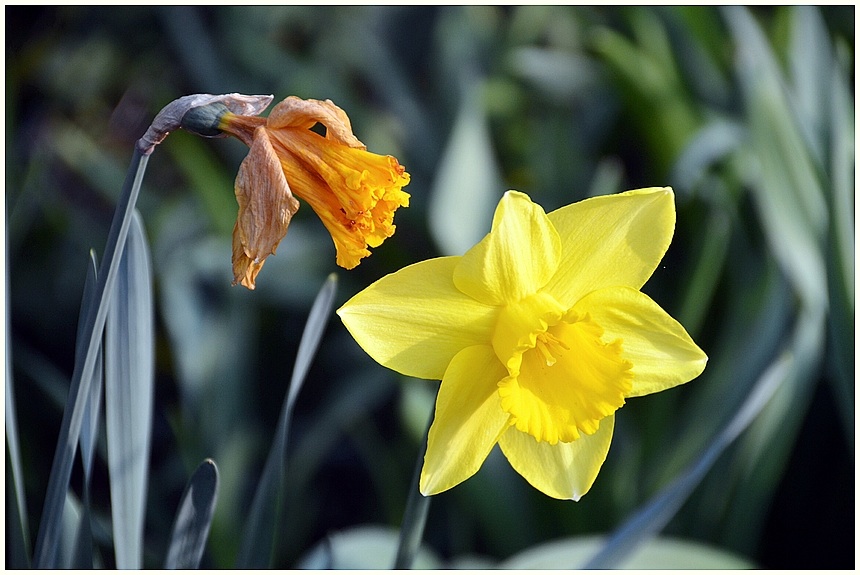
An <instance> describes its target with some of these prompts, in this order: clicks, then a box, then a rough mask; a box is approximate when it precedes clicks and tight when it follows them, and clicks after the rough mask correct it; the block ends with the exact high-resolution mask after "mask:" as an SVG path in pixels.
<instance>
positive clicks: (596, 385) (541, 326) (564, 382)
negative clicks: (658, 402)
mask: <svg viewBox="0 0 860 575" xmlns="http://www.w3.org/2000/svg"><path fill="white" fill-rule="evenodd" d="M547 298H548V296H544V297H537V298H535V296H532V297H531V298H527V300H524V301H523V302H518V303H517V304H512V305H509V306H507V307H506V308H505V310H504V311H503V312H502V313H501V314H500V316H499V324H498V326H497V333H496V338H494V348H495V349H496V353H497V355H499V358H500V359H501V360H502V361H503V363H504V364H505V366H506V367H507V369H508V374H509V375H508V377H506V378H504V379H502V381H501V382H499V395H500V397H501V405H502V409H504V410H505V411H506V412H508V413H509V414H510V415H511V421H512V423H513V424H514V425H515V426H516V427H517V429H518V430H520V431H522V432H525V433H528V434H529V435H531V436H532V437H534V438H535V440H537V441H546V442H548V443H550V444H552V445H554V444H556V443H558V442H559V441H561V442H565V443H568V442H571V441H576V440H577V439H579V437H580V434H582V433H584V434H586V435H591V434H593V433H595V432H596V431H597V429H598V427H599V425H600V421H601V420H602V419H603V418H605V417H607V416H608V415H612V414H613V413H615V411H616V410H617V409H618V408H619V407H621V406H622V405H624V398H625V396H626V394H627V393H628V392H629V391H630V388H631V385H632V368H633V365H632V363H631V362H630V361H628V360H626V359H625V358H624V355H623V346H622V341H621V340H620V339H617V340H615V341H611V342H604V341H603V339H602V336H603V328H601V327H600V325H599V324H597V322H595V321H594V320H592V319H591V317H590V316H589V315H588V314H577V313H574V312H566V313H564V314H560V313H558V311H557V308H556V309H552V308H551V307H546V305H540V304H541V303H544V304H547V303H549V304H550V306H552V305H553V302H554V300H551V298H549V299H547ZM536 304H537V305H536ZM555 305H557V304H555ZM540 308H543V309H545V310H547V311H544V312H543V313H535V312H536V311H538V309H540ZM535 318H542V319H537V320H536V319H535ZM529 319H530V320H531V321H528V320H529ZM529 323H531V324H532V325H531V326H529ZM527 326H528V327H529V329H528V331H526V330H525V329H524V328H526V327H527ZM515 334H518V337H515ZM505 336H507V337H505ZM505 340H507V341H508V342H512V341H516V342H517V344H516V345H512V346H509V347H507V350H506V351H503V350H502V349H500V348H501V347H502V346H501V345H500V344H502V343H503V342H504V341H505ZM500 351H501V352H503V353H502V354H500V353H499V352H500ZM503 355H505V357H503Z"/></svg>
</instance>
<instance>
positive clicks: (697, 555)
mask: <svg viewBox="0 0 860 575" xmlns="http://www.w3.org/2000/svg"><path fill="white" fill-rule="evenodd" d="M605 543H606V538H605V537H571V538H568V539H561V540H559V541H552V542H549V543H544V544H542V545H537V546H535V547H531V548H529V549H526V550H525V551H521V552H519V553H517V554H516V555H514V556H513V557H511V558H510V559H508V560H507V561H504V562H503V563H501V564H500V565H498V566H497V567H496V568H497V569H566V568H569V566H570V565H581V564H582V563H584V562H585V560H586V559H588V557H590V556H592V555H594V553H596V552H597V551H598V550H599V549H601V548H602V547H603V546H604V545H605ZM751 568H753V565H752V564H751V563H750V562H749V561H747V560H745V559H743V558H741V557H738V556H737V555H733V554H731V553H728V552H726V551H723V550H721V549H717V548H714V547H711V546H709V545H702V544H700V543H695V542H692V541H684V540H681V539H673V538H668V537H658V538H656V539H654V540H653V541H651V542H649V543H648V544H646V545H643V546H642V547H640V548H638V549H637V550H636V551H635V552H633V553H632V554H631V555H630V556H629V557H627V558H626V559H624V560H623V561H621V562H620V563H619V564H618V569H751Z"/></svg>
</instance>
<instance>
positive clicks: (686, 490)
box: [570, 355, 794, 569]
mask: <svg viewBox="0 0 860 575" xmlns="http://www.w3.org/2000/svg"><path fill="white" fill-rule="evenodd" d="M793 366H794V362H793V360H792V358H791V356H788V355H785V356H782V357H781V358H780V359H778V360H777V361H776V362H774V363H773V364H772V365H771V366H770V368H769V369H768V370H767V371H766V372H765V373H764V374H762V376H761V378H760V379H759V381H758V383H757V384H756V386H755V387H754V388H753V389H752V391H751V392H750V394H749V396H748V397H747V399H746V401H745V402H744V404H743V405H742V406H741V408H740V409H739V410H738V411H737V413H736V414H735V416H734V417H733V418H732V419H731V421H729V423H728V424H727V425H726V426H725V427H724V428H723V429H722V430H721V432H720V433H719V434H718V435H717V436H716V437H715V438H714V439H713V441H711V443H710V445H708V447H707V448H706V449H705V451H704V452H703V453H702V454H701V455H700V456H699V458H698V459H697V460H696V461H695V462H693V464H692V465H690V466H689V467H688V468H687V469H686V470H685V471H684V472H683V473H681V474H680V475H679V476H678V477H677V478H676V479H675V481H673V482H672V483H671V484H670V485H669V486H668V487H666V488H665V489H663V490H662V491H661V492H660V493H658V494H657V495H656V496H655V497H653V498H652V499H651V501H650V502H648V503H647V504H645V505H644V506H643V507H641V508H640V509H639V510H637V511H636V512H634V513H633V515H632V516H631V517H630V518H628V519H627V520H626V521H625V522H624V523H623V524H622V525H621V526H620V527H618V528H617V529H616V530H615V532H614V533H613V535H611V536H610V537H609V539H608V540H607V541H606V543H605V544H604V545H603V546H602V547H601V548H600V549H599V550H598V551H597V552H596V553H595V554H594V555H592V556H591V557H590V558H589V559H588V561H586V562H585V563H584V566H583V568H585V569H611V568H621V566H622V564H623V562H624V561H625V560H626V559H627V558H629V557H630V556H631V554H632V553H633V552H634V551H635V550H636V549H637V547H639V546H640V545H643V544H644V543H645V542H646V541H647V540H649V539H651V538H653V537H654V536H655V535H656V534H657V533H659V532H660V530H661V529H663V527H665V525H666V524H667V523H668V522H669V520H670V519H671V518H672V517H673V516H674V515H675V514H676V513H677V512H678V510H679V509H680V508H681V505H683V503H684V502H685V501H686V500H687V498H688V497H689V496H690V493H692V491H693V489H695V488H696V486H697V485H698V484H699V482H701V480H702V478H703V477H704V476H705V475H706V474H707V472H708V471H709V470H710V468H711V467H712V466H713V464H714V462H715V461H716V460H717V458H718V457H719V456H720V455H721V454H722V453H723V451H725V449H726V448H727V447H728V446H729V445H730V444H731V443H732V442H733V441H734V440H735V439H737V437H738V436H739V435H740V434H741V433H742V432H743V431H744V430H745V429H746V428H747V427H749V425H750V424H751V423H752V422H753V421H754V420H755V419H756V417H757V416H758V415H759V413H761V411H762V410H763V409H764V408H765V406H766V405H767V404H768V402H769V401H770V400H771V398H772V397H773V396H774V394H775V393H776V391H777V389H778V388H779V387H780V386H781V385H782V384H783V382H784V381H785V380H786V378H787V377H788V375H789V374H790V373H791V369H792V367H793ZM570 567H579V566H578V565H573V564H571V565H570Z"/></svg>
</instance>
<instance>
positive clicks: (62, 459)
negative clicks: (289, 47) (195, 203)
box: [33, 148, 149, 569]
mask: <svg viewBox="0 0 860 575" xmlns="http://www.w3.org/2000/svg"><path fill="white" fill-rule="evenodd" d="M148 161H149V156H142V155H141V154H140V152H139V151H138V150H137V149H136V148H135V152H134V156H133V157H132V160H131V164H130V165H129V169H128V174H127V175H126V180H125V183H124V184H123V189H122V193H121V195H120V200H119V202H118V203H117V207H116V211H115V212H114V218H113V221H112V222H111V229H110V232H109V233H108V239H107V243H106V245H105V253H104V258H103V259H102V263H101V266H100V268H99V273H98V283H97V286H96V295H95V297H94V298H93V299H94V300H95V301H97V302H98V304H97V305H96V306H94V307H93V308H92V309H91V310H90V312H89V313H88V314H87V315H86V325H85V327H84V329H83V330H82V332H81V333H83V334H84V340H85V342H86V355H85V356H84V360H83V362H75V370H74V373H73V374H72V381H71V384H70V386H69V395H68V399H67V402H66V409H65V410H64V411H63V421H62V423H61V424H60V433H59V436H58V438H57V448H56V450H55V452H54V459H53V463H52V464H51V475H50V477H49V478H48V488H47V493H46V495H45V503H44V508H43V510H42V520H41V523H40V524H39V535H38V537H37V539H36V549H35V553H34V560H33V564H34V567H36V568H39V569H45V568H53V567H56V563H57V560H58V553H59V546H60V537H61V535H62V521H63V508H64V506H65V503H66V493H67V491H68V485H69V477H70V475H71V472H72V464H73V462H74V457H75V452H76V451H77V445H78V438H79V437H80V433H81V427H82V425H83V413H84V411H85V406H86V403H87V400H88V399H89V391H90V386H91V383H92V378H93V374H94V373H95V369H96V360H97V357H98V352H99V349H100V347H101V339H102V332H103V329H104V324H105V319H106V317H107V311H108V302H109V299H110V298H109V297H108V295H109V294H110V293H111V292H112V291H113V284H114V281H115V279H116V275H117V270H118V268H119V260H120V256H121V255H122V252H123V249H124V247H125V242H126V238H127V236H128V230H129V227H130V226H131V220H132V212H133V210H134V205H135V203H136V202H137V197H138V195H139V193H140V185H141V183H142V181H143V175H144V173H145V172H146V166H147V163H148Z"/></svg>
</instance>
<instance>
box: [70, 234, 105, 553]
mask: <svg viewBox="0 0 860 575" xmlns="http://www.w3.org/2000/svg"><path fill="white" fill-rule="evenodd" d="M90 263H91V264H92V265H91V266H89V267H88V268H87V278H86V280H85V282H84V295H83V298H82V302H81V311H80V314H79V318H78V333H77V339H76V340H75V341H76V346H75V361H77V362H82V361H83V360H84V355H85V353H86V349H85V348H84V337H83V328H84V325H85V318H86V316H87V314H88V313H90V309H92V308H93V307H94V306H95V305H96V304H97V302H96V301H95V289H96V281H97V278H98V263H97V260H96V254H95V252H94V251H92V250H91V251H90ZM96 365H97V367H96V369H95V371H94V372H93V379H92V383H91V384H90V397H89V402H88V403H87V404H86V406H85V409H84V421H83V425H82V427H81V437H80V443H81V460H82V462H83V467H84V484H83V501H82V502H81V513H80V525H79V526H78V528H77V541H76V543H75V550H74V555H73V557H72V564H71V565H70V567H73V568H77V569H92V568H93V531H92V510H91V508H90V477H91V475H92V467H93V458H94V457H95V451H96V442H97V440H98V429H99V415H100V408H101V401H102V386H103V383H104V371H103V369H102V367H101V366H102V365H103V363H102V349H101V348H99V350H98V356H97V357H96Z"/></svg>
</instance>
